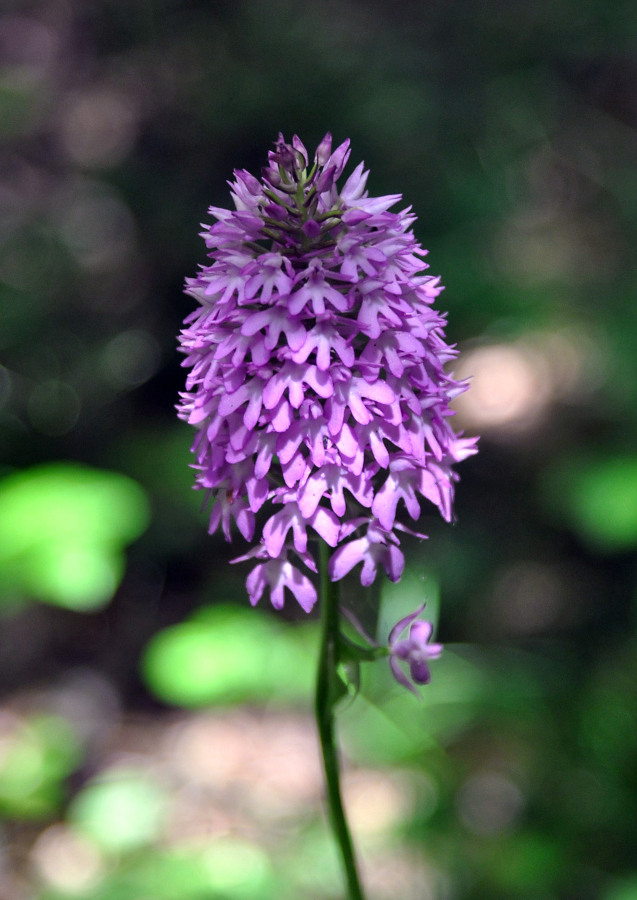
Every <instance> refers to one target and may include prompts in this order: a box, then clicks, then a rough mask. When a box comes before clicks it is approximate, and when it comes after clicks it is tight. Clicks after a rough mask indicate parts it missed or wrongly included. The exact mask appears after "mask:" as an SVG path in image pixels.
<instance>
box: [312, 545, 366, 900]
mask: <svg viewBox="0 0 637 900" xmlns="http://www.w3.org/2000/svg"><path fill="white" fill-rule="evenodd" d="M320 552H321V555H320V576H321V597H320V602H321V616H322V638H321V649H320V655H319V665H318V677H317V681H316V707H315V708H316V722H317V726H318V733H319V738H320V741H321V751H322V754H323V769H324V772H325V783H326V788H327V806H328V814H329V819H330V823H331V825H332V829H333V831H334V836H335V837H336V842H337V844H338V848H339V851H340V855H341V860H342V863H343V870H344V873H345V880H346V882H347V890H348V894H347V897H348V900H365V895H364V894H363V891H362V888H361V884H360V879H359V877H358V871H357V868H356V858H355V855H354V847H353V845H352V838H351V835H350V833H349V828H348V825H347V820H346V818H345V812H344V810H343V801H342V799H341V786H340V767H339V759H338V752H337V748H336V743H335V725H334V702H335V699H336V697H337V693H336V684H337V674H336V668H337V665H338V642H339V622H338V598H337V590H336V586H335V584H334V583H333V582H332V581H330V579H329V576H328V574H327V559H328V548H327V545H326V544H324V543H322V542H321V551H320Z"/></svg>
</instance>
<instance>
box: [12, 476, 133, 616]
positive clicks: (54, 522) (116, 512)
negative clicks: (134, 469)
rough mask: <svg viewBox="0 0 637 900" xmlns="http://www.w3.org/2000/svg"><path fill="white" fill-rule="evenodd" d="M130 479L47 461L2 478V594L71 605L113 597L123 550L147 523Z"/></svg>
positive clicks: (88, 606)
mask: <svg viewBox="0 0 637 900" xmlns="http://www.w3.org/2000/svg"><path fill="white" fill-rule="evenodd" d="M148 515H149V514H148V504H147V501H146V497H145V495H144V493H143V491H142V489H141V488H140V487H139V486H138V485H137V484H136V483H135V482H134V481H132V480H131V479H129V478H127V477H125V476H123V475H119V474H117V473H115V472H105V471H100V470H97V469H91V468H88V467H86V466H80V465H77V464H73V463H65V462H59V463H52V464H50V465H46V466H39V467H37V468H33V469H27V470H24V471H21V472H17V473H15V474H12V475H9V476H7V477H6V478H5V479H4V480H3V481H2V482H0V599H1V598H2V597H3V596H4V597H6V598H8V599H12V598H14V597H16V596H17V597H18V598H20V597H22V596H26V597H27V598H33V599H37V600H42V601H44V602H46V603H52V604H55V605H56V606H63V607H66V608H68V609H74V610H87V611H88V610H92V609H96V608H98V607H100V606H102V605H103V604H104V603H106V602H107V601H108V600H110V598H111V597H112V595H113V593H114V592H115V589H116V588H117V586H118V584H119V581H120V579H121V577H122V573H123V571H124V557H123V553H122V550H123V548H124V547H125V546H126V544H128V543H130V542H131V541H133V540H134V539H135V538H137V537H138V536H139V535H140V534H141V533H142V532H143V531H144V529H145V528H146V526H147V523H148Z"/></svg>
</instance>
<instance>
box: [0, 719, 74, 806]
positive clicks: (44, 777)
mask: <svg viewBox="0 0 637 900" xmlns="http://www.w3.org/2000/svg"><path fill="white" fill-rule="evenodd" d="M0 726H1V730H0V751H1V752H0V812H2V813H3V814H4V815H5V816H8V817H10V818H25V819H40V818H47V817H48V816H50V815H51V814H52V813H53V812H55V811H56V810H57V809H59V807H60V805H61V802H62V800H63V799H64V779H66V777H67V776H68V775H70V773H71V772H72V771H73V770H74V769H75V767H76V766H77V764H78V762H79V760H80V758H81V748H80V746H79V743H78V740H77V738H76V736H75V734H74V732H73V730H72V729H71V726H70V725H69V723H68V722H67V721H66V720H65V719H62V718H61V717H59V716H50V715H40V716H33V717H32V718H30V719H24V720H23V719H18V718H16V719H15V720H14V721H9V722H2V723H0Z"/></svg>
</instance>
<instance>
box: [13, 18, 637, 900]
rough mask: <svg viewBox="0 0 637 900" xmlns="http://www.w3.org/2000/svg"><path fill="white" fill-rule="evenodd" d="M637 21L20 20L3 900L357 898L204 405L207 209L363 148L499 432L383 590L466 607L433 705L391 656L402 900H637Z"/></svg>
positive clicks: (463, 409) (389, 854)
mask: <svg viewBox="0 0 637 900" xmlns="http://www.w3.org/2000/svg"><path fill="white" fill-rule="evenodd" d="M636 35H637V7H635V5H634V4H633V3H631V2H628V0H614V2H611V3H607V2H602V0H559V2H548V0H539V2H521V0H512V2H505V0H500V2H494V0H484V2H481V3H477V2H472V0H446V2H444V3H443V2H427V3H424V2H416V0H402V2H401V3H386V2H380V0H365V2H363V0H321V2H309V0H300V2H298V0H269V2H268V3H259V2H256V0H254V2H250V0H225V2H210V0H183V2H179V0H147V2H142V0H132V2H120V0H32V2H29V0H22V2H11V0H4V3H3V4H2V9H1V11H0V62H1V67H2V68H1V72H0V303H1V313H0V316H1V321H2V325H1V332H0V347H1V363H2V365H1V366H0V453H1V461H0V604H1V618H0V690H1V698H2V699H1V705H0V814H1V819H2V821H1V824H0V882H1V884H2V887H1V888H0V893H1V895H2V898H3V900H31V898H33V900H89V898H96V900H142V898H152V900H248V898H249V900H269V898H277V900H279V898H282V900H299V898H303V900H308V898H309V900H328V898H338V897H340V896H341V893H340V887H339V883H340V882H339V877H338V869H337V867H336V862H335V858H334V852H333V849H332V846H331V841H330V838H329V835H327V833H326V831H325V827H324V824H323V820H322V818H321V811H320V794H321V785H320V775H319V771H318V764H317V751H316V747H315V740H314V734H313V730H312V722H311V719H310V718H309V711H310V709H311V699H310V698H311V689H312V650H313V648H314V646H315V642H316V633H315V626H314V625H313V623H312V622H307V621H305V622H301V621H300V618H301V617H300V616H299V614H298V611H297V610H295V609H294V608H293V603H292V601H291V600H290V601H289V602H288V608H286V610H285V613H284V615H283V616H282V617H281V616H280V617H277V618H275V617H273V616H271V615H270V614H269V613H268V611H267V610H266V609H265V607H264V608H263V609H259V610H256V611H252V610H250V609H249V608H248V604H247V600H246V598H245V593H244V589H243V579H244V577H245V571H244V570H242V569H241V567H240V566H237V567H230V566H228V565H227V562H228V560H229V559H230V558H232V556H233V555H236V552H237V551H236V548H232V549H231V548H229V547H227V546H226V545H225V544H224V542H223V541H222V540H221V539H220V538H219V537H218V536H215V537H213V538H210V537H208V536H207V534H206V522H205V516H204V515H202V514H201V512H200V510H199V505H200V498H199V497H198V495H196V494H195V493H194V492H192V491H191V490H190V485H191V473H190V471H189V469H188V463H189V452H188V448H189V444H190V440H191V434H190V432H189V429H188V428H187V427H186V426H185V425H183V424H181V423H178V422H176V421H175V416H174V412H173V405H174V403H175V401H176V395H177V392H178V390H179V389H180V387H181V385H182V383H183V377H184V373H183V371H182V370H181V369H180V367H179V360H178V357H177V355H176V352H175V335H176V332H177V330H178V328H179V324H180V321H181V320H182V319H183V317H184V316H185V315H186V314H187V313H188V312H189V310H190V308H191V301H190V300H188V299H187V298H185V297H184V296H183V295H182V293H181V288H182V283H183V279H184V277H185V276H186V275H188V274H193V273H194V271H195V270H196V266H197V265H198V264H199V263H200V262H202V261H204V259H205V256H204V245H203V242H202V241H201V239H200V238H199V237H198V233H197V232H198V230H199V229H198V225H199V223H200V222H201V221H203V220H204V218H205V216H206V209H207V207H208V205H210V204H212V203H214V204H218V205H226V203H227V202H228V189H227V186H226V183H225V180H226V179H227V178H228V177H230V175H231V171H232V169H233V168H234V167H246V168H248V169H250V170H251V171H253V172H256V173H257V174H258V172H259V170H260V167H261V165H262V164H263V162H264V159H265V154H266V153H267V150H268V149H269V147H270V146H271V143H272V141H273V140H274V139H275V138H276V135H277V133H278V131H279V130H281V131H283V132H284V133H285V134H286V135H287V136H291V134H292V133H293V132H298V133H299V134H300V135H301V136H302V138H303V139H304V140H305V141H306V143H307V145H308V146H309V147H314V146H315V144H316V143H317V141H318V140H319V139H320V138H321V137H322V136H323V134H324V133H325V131H327V130H328V129H329V130H331V131H332V133H333V134H334V137H335V139H336V140H338V141H341V140H343V139H344V138H345V137H350V138H351V139H352V145H353V157H352V159H353V161H355V162H356V161H358V160H359V159H362V158H364V159H365V161H366V162H367V164H368V165H369V167H370V168H371V171H372V175H371V178H370V188H371V191H372V193H385V192H396V191H402V192H403V193H404V196H405V199H406V201H407V202H409V203H411V204H413V206H414V209H415V211H416V213H417V214H418V216H419V221H418V224H417V229H416V230H417V234H418V237H419V239H420V240H421V241H422V243H423V244H424V245H425V246H426V247H428V248H429V249H430V262H431V266H432V271H433V272H435V273H440V274H441V275H442V277H443V281H444V283H445V285H446V286H447V290H446V291H445V293H444V294H443V295H442V298H441V300H442V305H443V307H444V308H446V309H448V311H449V335H450V338H451V339H452V340H454V341H457V342H458V343H459V346H460V348H461V350H462V355H461V360H460V363H459V367H458V371H459V372H460V373H461V374H463V375H467V376H468V375H471V376H473V387H472V390H471V391H470V393H468V394H466V395H465V396H464V397H463V398H461V399H460V400H459V401H458V404H457V407H458V417H459V420H462V423H463V426H464V427H465V428H466V429H467V431H468V432H469V433H480V434H482V436H483V437H482V441H481V452H480V455H479V456H478V457H476V458H475V459H472V460H469V461H468V462H466V463H464V464H463V466H462V467H461V475H462V482H461V485H460V488H459V492H458V501H457V513H458V520H459V524H458V525H457V526H456V527H449V526H446V525H444V524H443V523H440V522H438V521H437V519H436V518H435V517H434V516H433V515H429V514H428V515H427V516H426V518H425V520H424V522H425V525H424V528H425V530H428V532H429V533H430V535H431V538H430V540H429V541H428V542H426V543H424V544H415V543H414V544H413V545H409V546H408V556H409V565H408V570H407V574H406V576H405V580H404V582H403V583H402V584H401V585H400V586H399V587H398V588H397V587H392V588H391V590H388V589H387V588H384V589H383V592H382V598H381V599H382V610H381V629H386V626H387V624H388V623H390V622H393V621H395V620H396V619H397V618H398V617H399V615H401V614H404V612H406V611H408V610H409V609H410V608H413V607H414V606H416V605H417V604H418V603H419V602H420V601H421V600H422V598H423V597H426V598H427V599H428V603H429V606H428V610H429V612H430V613H431V615H439V625H438V633H439V637H440V638H441V639H442V640H443V641H445V642H447V643H448V649H447V651H446V653H445V655H444V657H443V659H442V660H441V661H440V662H439V663H438V664H436V666H435V669H434V679H433V683H432V685H431V686H430V687H428V688H427V689H426V690H423V692H422V694H423V700H422V702H420V703H418V702H417V701H416V700H415V698H413V697H412V696H411V695H408V694H407V692H404V691H401V689H400V688H399V687H398V686H396V685H395V684H393V683H392V682H391V680H390V678H389V675H388V672H387V671H386V669H385V666H384V664H383V663H378V664H377V668H375V669H374V670H373V671H372V672H364V673H363V682H362V694H361V696H360V697H359V698H358V699H357V700H356V701H355V702H354V703H352V704H351V705H350V706H349V707H348V708H347V709H345V710H344V711H343V715H342V733H343V740H344V745H345V749H346V753H347V755H348V758H350V759H351V760H352V762H351V764H350V766H349V768H348V771H347V777H346V794H347V801H348V805H349V808H350V810H351V817H352V823H353V827H354V830H355V832H356V835H357V839H358V841H359V843H360V845H361V850H362V855H363V858H364V872H365V880H366V883H367V885H368V887H369V896H370V900H383V898H400V900H500V898H502V900H597V898H601V900H635V898H637V863H636V862H635V859H636V858H637V853H636V850H637V840H636V837H635V835H636V831H635V823H636V822H637V737H636V736H637V691H636V687H637V678H636V676H637V656H636V634H635V600H636V580H637V567H636V564H635V556H634V551H635V548H636V547H637V443H636V438H637V363H636V359H637V304H636V302H635V301H636V294H637V271H636V268H635V236H636V232H637V168H636V162H637V61H636V57H635V40H636ZM347 590H348V591H349V595H350V600H351V601H352V602H353V604H354V605H355V606H356V607H357V611H358V613H359V614H360V615H361V616H363V617H365V615H366V614H367V613H368V612H369V606H368V605H367V606H366V602H365V601H363V600H361V599H360V590H359V591H357V589H356V587H355V582H351V583H350V585H349V586H348V588H347ZM439 600H440V603H439ZM286 620H287V621H286ZM385 633H386V631H385Z"/></svg>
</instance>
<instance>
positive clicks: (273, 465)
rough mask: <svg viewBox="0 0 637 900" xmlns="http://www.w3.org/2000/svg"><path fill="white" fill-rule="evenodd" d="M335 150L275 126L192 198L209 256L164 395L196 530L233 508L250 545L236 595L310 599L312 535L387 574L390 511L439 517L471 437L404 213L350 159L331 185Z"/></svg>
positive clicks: (338, 167)
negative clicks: (225, 175)
mask: <svg viewBox="0 0 637 900" xmlns="http://www.w3.org/2000/svg"><path fill="white" fill-rule="evenodd" d="M349 154H350V145H349V141H348V140H346V141H344V142H343V143H341V144H340V145H339V146H338V147H337V148H336V149H335V150H332V138H331V135H330V134H327V135H325V137H324V138H323V140H322V141H321V142H320V144H319V146H318V148H317V150H316V153H315V154H314V156H313V157H312V156H311V155H310V154H309V153H308V151H307V150H306V148H305V146H304V145H303V143H302V142H301V140H300V139H299V138H298V137H297V136H294V138H293V140H292V142H291V143H287V141H286V140H285V138H284V137H283V136H282V135H279V139H278V140H277V141H276V143H275V149H274V150H272V151H271V152H270V154H269V157H268V165H267V166H266V168H265V169H264V170H263V173H262V178H261V180H260V181H259V180H258V179H257V178H255V177H254V176H252V175H251V174H250V173H248V172H246V171H235V173H234V181H232V182H231V196H232V200H233V203H234V209H231V210H227V209H221V208H216V207H212V208H211V209H210V214H211V215H212V216H213V218H214V219H215V220H216V221H215V222H213V223H212V224H210V225H205V226H204V231H203V238H204V240H205V243H206V246H207V249H208V256H209V264H207V265H205V266H203V267H202V268H201V270H200V271H199V273H198V274H197V275H196V276H195V277H194V278H190V279H188V280H187V283H186V292H187V293H188V294H190V296H192V297H193V298H194V300H195V301H196V302H197V304H198V308H197V309H196V310H195V311H194V312H193V313H192V314H191V315H190V316H189V317H188V318H187V319H186V322H185V323H184V328H183V331H182V333H181V338H180V341H181V349H182V351H183V353H184V354H185V360H184V363H183V365H184V366H185V367H186V368H188V369H189V370H190V371H189V374H188V377H187V382H186V392H185V393H184V394H183V395H182V401H181V403H180V405H179V407H178V409H179V415H180V416H181V418H182V419H184V420H185V421H187V422H189V423H190V424H192V425H193V426H194V427H195V428H196V429H197V430H198V434H197V437H196V439H195V442H194V445H193V452H194V454H195V456H196V464H195V466H194V468H195V470H196V473H197V474H196V487H198V488H201V489H203V490H205V491H206V492H208V494H209V495H210V497H211V499H212V509H211V515H210V530H211V532H213V531H215V530H216V529H217V528H219V527H221V529H222V531H223V533H224V535H225V536H226V538H227V539H230V538H231V537H232V534H231V527H234V526H233V523H236V525H237V527H238V529H239V531H240V532H241V534H242V536H243V537H244V538H245V539H246V540H247V541H250V542H253V544H254V549H253V551H249V553H248V554H246V555H245V556H246V558H250V559H254V560H255V561H256V567H255V568H254V569H253V571H252V572H251V574H250V575H249V576H248V584H247V588H248V592H249V595H250V600H251V602H252V603H256V602H257V601H258V600H259V598H260V597H261V596H262V595H263V594H264V593H266V592H269V594H270V597H271V600H272V603H273V604H274V605H275V606H276V607H277V608H279V607H281V606H282V605H283V602H284V597H285V594H286V591H287V592H289V593H291V594H292V595H293V596H294V597H295V598H296V600H297V601H298V602H299V604H300V605H301V606H302V608H303V609H304V610H306V611H309V610H310V609H311V607H312V605H313V603H314V602H315V599H316V590H315V588H314V586H313V582H312V578H311V577H310V575H308V574H307V573H308V572H309V573H312V572H314V571H315V569H316V565H315V558H314V553H315V550H314V544H315V540H316V539H317V538H320V539H323V540H325V541H326V542H327V543H328V544H329V546H330V547H332V548H333V553H332V557H331V560H330V564H329V573H330V577H331V579H332V580H338V579H339V578H342V577H344V576H345V575H346V574H347V573H348V572H349V571H350V570H352V569H354V568H355V567H356V566H358V565H359V564H361V573H360V578H361V582H362V583H363V584H364V585H367V584H370V583H371V582H372V581H373V580H374V578H375V576H376V572H377V570H378V567H379V566H380V567H382V568H383V569H384V570H385V571H386V572H387V574H388V576H389V577H390V578H391V579H392V580H393V581H397V580H398V579H399V578H400V577H401V574H402V571H403V567H404V557H403V554H402V552H401V550H400V541H399V538H398V534H399V533H400V532H401V531H402V532H404V531H409V530H410V529H409V528H408V527H407V522H405V519H406V518H407V520H408V521H410V520H411V521H414V520H417V519H418V518H419V516H420V513H421V504H422V502H423V501H424V502H425V503H431V504H433V505H434V506H436V507H437V508H438V509H439V511H440V513H441V514H442V516H443V517H444V518H445V519H447V520H449V519H451V517H452V506H453V494H454V485H455V482H456V480H457V475H456V473H455V471H454V465H455V463H456V462H458V461H460V460H462V459H463V458H465V457H466V456H469V455H471V454H472V453H475V452H476V448H475V443H476V441H475V439H466V438H463V437H462V436H461V434H458V433H456V432H454V430H453V428H452V427H451V425H450V422H449V417H450V415H451V413H450V410H449V403H450V401H451V400H452V399H453V398H454V397H455V396H457V394H458V393H460V392H461V391H463V390H465V389H466V387H467V385H466V383H463V382H457V381H455V380H454V379H453V377H452V376H451V375H450V374H448V373H447V371H446V370H445V365H446V363H448V362H449V361H450V360H452V359H453V358H454V357H455V355H456V352H455V350H454V349H453V348H451V347H449V346H448V345H447V344H446V343H445V338H444V328H445V317H444V315H442V314H440V313H439V312H437V311H436V310H435V308H434V305H433V304H434V302H435V300H436V298H437V297H438V295H439V294H440V291H441V290H442V287H441V285H440V283H439V279H438V278H435V277H433V276H431V275H428V274H425V272H426V269H427V265H426V264H425V263H424V262H423V261H422V257H423V256H424V255H425V252H426V251H424V250H423V249H422V247H421V246H420V244H419V243H418V242H417V241H416V238H415V236H414V233H413V231H412V225H413V223H414V221H415V217H414V216H413V214H412V213H411V212H410V210H409V209H403V210H401V211H400V212H392V211H390V210H391V208H392V207H393V206H395V204H396V203H398V201H399V200H400V199H401V197H400V195H399V194H391V195H387V196H384V197H370V196H369V195H368V193H367V190H366V182H367V176H368V173H367V172H366V171H365V169H364V167H363V164H362V163H360V164H359V165H358V166H357V167H356V168H355V169H354V171H353V172H352V173H351V174H350V176H349V177H348V178H347V180H346V181H345V183H344V185H343V186H342V188H341V189H340V190H339V188H338V181H339V179H340V177H341V175H342V173H343V170H344V168H345V166H346V164H347V161H348V158H349ZM310 160H311V162H310ZM412 533H413V532H412ZM422 624H423V625H424V624H425V623H422ZM414 627H415V626H414ZM420 632H422V635H424V631H423V629H422V628H420V629H417V633H418V634H420ZM422 635H421V637H422ZM414 639H415V638H414ZM401 646H402V645H401ZM401 652H402V651H401ZM414 671H415V673H416V676H418V677H419V675H420V674H421V673H422V672H424V670H421V669H418V668H417V667H416V669H414ZM412 677H413V673H412ZM401 683H402V682H401Z"/></svg>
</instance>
